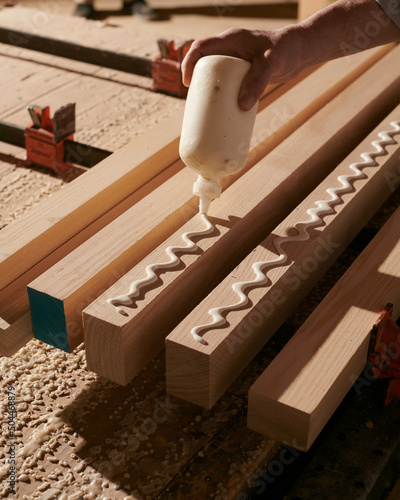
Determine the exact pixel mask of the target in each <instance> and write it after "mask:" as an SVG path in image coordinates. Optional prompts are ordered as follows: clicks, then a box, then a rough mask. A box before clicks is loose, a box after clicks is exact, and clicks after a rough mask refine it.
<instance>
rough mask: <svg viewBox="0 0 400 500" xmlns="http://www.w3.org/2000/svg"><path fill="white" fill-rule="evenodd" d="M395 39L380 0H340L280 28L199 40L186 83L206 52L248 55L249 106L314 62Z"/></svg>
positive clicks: (398, 35)
mask: <svg viewBox="0 0 400 500" xmlns="http://www.w3.org/2000/svg"><path fill="white" fill-rule="evenodd" d="M396 1H397V2H398V5H399V7H398V9H399V11H400V0H392V2H391V3H392V5H393V2H394V3H396ZM380 2H381V3H383V2H384V0H380ZM399 15H400V14H399ZM393 41H400V27H399V26H397V25H396V24H395V23H394V22H393V21H392V20H391V19H390V18H389V17H388V15H387V14H386V13H385V12H384V10H383V9H382V8H381V7H380V6H379V5H378V3H377V2H376V1H375V0H338V1H337V2H334V3H333V4H331V5H329V6H328V7H326V8H324V9H322V10H320V11H318V12H316V13H315V14H313V15H312V16H310V17H309V18H307V19H305V20H304V21H302V22H300V23H297V24H292V25H289V26H285V27H284V28H281V29H278V30H244V29H230V30H227V31H224V32H223V33H221V34H220V35H217V36H214V37H210V38H205V39H203V40H197V41H196V42H194V43H193V45H192V47H191V49H190V50H189V52H188V54H187V56H186V58H185V60H184V61H183V65H182V71H183V82H184V84H185V85H187V86H188V85H189V84H190V80H191V77H192V74H193V69H194V66H195V64H196V62H197V61H198V60H199V59H200V58H201V57H203V56H205V55H210V54H221V55H231V56H236V57H240V58H242V59H246V60H247V61H250V62H251V63H252V66H251V68H250V70H249V73H248V74H247V75H246V77H245V79H244V80H243V84H242V87H241V90H240V92H239V106H240V107H241V108H242V109H244V110H248V109H250V108H251V107H252V106H253V105H254V103H255V102H256V101H257V100H258V99H259V98H260V96H261V94H262V93H263V91H264V89H265V87H266V86H267V84H268V83H282V82H286V81H288V80H290V79H291V78H293V77H294V76H296V75H297V74H298V73H300V72H301V71H302V70H303V69H305V68H307V67H309V66H312V65H314V64H318V63H322V62H325V61H328V60H330V59H335V58H337V57H341V56H345V55H349V54H354V53H356V52H360V51H362V50H365V49H369V48H372V47H375V46H378V45H383V44H385V43H389V42H393Z"/></svg>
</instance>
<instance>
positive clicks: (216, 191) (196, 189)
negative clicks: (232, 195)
mask: <svg viewBox="0 0 400 500" xmlns="http://www.w3.org/2000/svg"><path fill="white" fill-rule="evenodd" d="M221 190H222V188H221V185H220V184H218V182H216V181H215V180H213V179H206V178H205V177H203V176H202V175H199V176H198V178H197V180H196V182H195V183H194V184H193V194H194V195H196V196H199V198H200V203H199V211H200V213H201V214H207V212H208V209H209V207H210V203H211V201H212V200H213V199H214V198H219V197H220V195H221Z"/></svg>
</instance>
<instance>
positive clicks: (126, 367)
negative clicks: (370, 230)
mask: <svg viewBox="0 0 400 500" xmlns="http://www.w3.org/2000/svg"><path fill="white" fill-rule="evenodd" d="M399 55H400V48H396V47H392V46H390V47H389V46H388V47H383V48H379V49H374V50H371V51H368V52H365V53H363V54H359V55H357V56H352V57H351V58H349V59H348V60H336V61H332V62H330V63H327V64H325V65H323V66H321V67H320V68H318V69H316V70H315V71H312V72H307V73H305V74H304V75H301V76H300V77H299V78H298V79H297V80H296V81H295V82H292V83H291V84H289V85H286V86H281V87H278V88H272V89H268V90H267V92H266V94H265V96H264V98H263V99H262V101H261V103H260V108H259V113H258V117H257V120H256V125H255V130H254V134H253V142H252V145H251V151H250V155H249V160H248V163H247V166H246V168H245V169H244V170H243V171H242V172H241V173H240V174H237V175H236V176H234V177H232V178H230V179H227V180H226V181H225V184H224V193H223V194H222V196H221V198H220V199H219V200H217V201H215V202H213V204H212V207H211V209H210V214H209V215H210V220H211V221H212V222H213V223H214V224H215V230H214V232H213V233H212V234H210V235H208V236H207V237H206V238H202V239H200V240H199V241H198V242H197V244H198V248H199V250H198V251H197V252H196V253H192V254H183V255H182V256H181V265H180V266H178V267H177V268H176V269H172V270H171V271H168V272H166V273H165V275H163V276H162V278H160V279H159V280H158V281H157V282H156V283H155V285H154V286H152V287H150V288H149V290H146V292H145V293H144V295H143V296H142V297H140V300H138V301H137V302H136V303H135V304H134V307H132V308H129V307H126V308H124V311H125V314H124V315H121V314H120V313H118V312H117V311H116V310H115V309H114V308H113V307H112V306H111V305H109V304H108V303H107V299H110V298H112V297H114V296H116V295H120V294H122V293H126V292H127V291H128V290H129V285H130V283H131V282H132V281H134V280H135V279H138V278H141V277H143V276H145V269H146V266H147V265H149V264H151V263H154V262H160V261H162V260H163V259H165V260H167V257H166V256H165V248H166V247H167V246H170V245H173V246H174V245H179V244H180V237H181V235H182V233H183V232H185V231H196V230H198V229H201V228H202V226H201V220H200V218H199V217H198V216H197V214H196V212H197V200H196V199H194V197H193V196H192V194H191V185H192V182H193V180H194V178H195V175H194V174H193V173H192V172H191V171H189V170H188V169H187V168H184V165H183V164H182V162H181V161H180V159H179V156H178V140H179V130H180V126H181V119H182V114H181V113H177V114H176V115H175V116H174V118H173V119H171V118H170V119H169V120H167V121H166V122H164V123H160V124H159V125H158V126H157V127H155V128H154V129H153V130H152V131H151V132H149V133H148V134H146V135H145V136H143V137H140V138H137V139H136V140H134V141H132V142H131V143H130V144H129V145H128V146H126V147H124V148H122V149H120V150H118V151H117V152H116V153H114V154H113V155H111V156H110V157H108V158H107V159H106V160H104V161H103V162H102V163H101V164H99V165H97V166H96V167H95V168H94V169H93V170H91V171H89V172H86V173H85V174H84V175H82V176H81V177H79V178H78V179H76V180H74V181H73V182H72V183H71V184H70V185H68V186H66V187H65V188H64V189H63V190H61V191H60V192H59V193H57V194H56V195H54V196H53V197H52V198H50V199H48V200H46V201H45V202H43V203H41V204H40V205H38V206H37V207H35V208H34V209H32V210H31V211H30V212H29V213H28V214H27V215H26V216H24V217H22V218H21V219H20V220H18V221H16V222H15V223H12V224H10V225H9V226H7V227H6V228H4V229H3V230H2V231H1V232H0V244H1V247H0V248H1V253H0V307H1V309H0V316H1V318H2V320H1V323H0V327H1V330H0V348H1V352H2V354H4V355H11V354H12V353H14V352H15V351H16V350H17V349H18V348H20V347H21V346H23V345H24V344H25V343H26V342H27V341H28V340H29V339H30V338H31V336H32V333H31V329H30V318H31V319H32V326H33V333H34V335H35V337H36V338H38V339H40V340H42V341H44V342H46V343H48V344H51V345H53V346H56V347H58V348H60V349H62V350H64V351H67V352H71V351H72V350H73V349H74V348H76V347H77V346H78V345H79V344H81V343H82V341H83V340H85V349H86V355H87V361H88V366H89V368H90V369H92V370H94V371H96V372H97V373H99V374H101V375H105V376H106V377H107V378H109V379H111V380H114V381H117V382H118V383H120V384H127V383H128V382H130V381H131V380H132V378H133V377H134V376H135V375H137V374H138V373H139V372H140V371H141V370H142V369H143V368H144V367H145V366H146V364H147V363H148V362H149V361H150V360H151V359H153V358H154V357H155V356H156V354H157V353H158V352H159V351H160V350H161V349H162V347H163V345H164V341H165V338H166V337H167V336H168V337H167V349H166V360H167V388H168V391H169V392H170V393H171V394H173V395H177V396H179V397H181V398H183V399H186V400H188V401H191V402H194V403H195V404H198V405H200V406H204V407H205V408H210V407H211V406H213V405H214V404H215V402H216V401H217V400H218V399H219V398H220V397H221V396H222V394H223V393H224V391H225V390H226V389H227V388H228V387H229V385H230V384H231V383H232V382H233V381H234V380H235V378H236V377H237V376H238V375H239V373H240V372H241V370H243V368H244V367H245V366H246V365H247V364H248V363H249V362H250V361H251V360H252V358H253V357H254V356H255V355H256V354H257V352H258V351H259V350H260V349H261V347H262V346H263V345H264V343H265V342H266V341H267V340H268V339H269V337H270V336H271V335H272V333H273V332H274V331H275V330H276V328H277V327H278V326H279V324H281V323H282V322H283V321H284V320H285V318H286V317H287V316H288V315H289V314H290V312H291V310H292V309H293V307H294V306H295V305H296V304H297V303H298V302H299V301H300V300H301V299H302V298H303V297H304V295H305V294H306V293H307V292H308V291H309V290H310V288H311V287H312V285H313V284H314V283H315V282H316V280H318V279H319V277H320V276H321V275H322V274H323V272H324V271H326V269H327V268H328V266H329V265H330V264H331V263H332V262H333V261H334V259H335V258H336V257H337V256H338V255H339V253H340V252H341V251H342V250H343V249H344V248H345V247H346V245H347V244H348V243H349V241H351V239H352V238H353V237H354V236H355V234H356V233H357V231H358V230H359V229H360V228H361V227H363V225H364V224H365V223H366V222H367V221H368V219H369V218H370V217H371V216H372V215H373V213H374V212H375V211H376V210H377V209H378V208H379V206H380V205H381V204H382V203H383V201H384V200H385V199H386V198H387V197H388V196H389V194H390V193H391V192H392V190H391V187H392V184H389V183H388V182H387V179H388V176H390V175H392V176H393V175H396V172H397V168H398V156H399V146H398V135H397V136H394V137H393V140H392V141H389V143H388V144H387V145H386V144H385V148H386V149H385V152H384V154H382V156H379V157H378V158H377V160H376V162H377V165H376V166H375V167H374V168H372V167H371V171H369V170H368V172H365V175H364V177H362V178H361V179H360V180H357V181H355V182H354V183H353V184H352V188H351V190H350V191H351V192H349V193H348V194H346V196H343V199H341V200H340V202H338V204H337V206H336V205H335V210H333V213H328V214H327V216H326V218H324V223H323V225H321V227H318V228H314V229H313V230H312V231H310V234H309V239H308V240H307V241H304V242H297V241H295V242H290V243H288V245H287V249H286V248H285V250H286V251H287V253H288V255H289V259H288V260H289V262H286V263H285V264H284V265H282V266H279V267H277V268H276V269H273V270H272V272H271V273H270V274H268V278H269V281H270V282H271V283H269V284H268V286H261V287H259V288H257V289H255V290H252V291H251V294H250V306H248V307H247V306H246V307H243V308H241V309H240V310H237V311H235V312H233V313H229V321H228V322H227V324H226V325H223V326H222V327H219V328H218V329H208V330H207V331H206V333H205V334H204V339H205V343H204V344H202V343H199V342H196V340H194V338H193V337H192V336H191V334H190V330H191V328H193V327H195V326H197V325H199V324H204V323H207V322H208V321H209V317H208V310H209V309H210V308H213V307H215V306H219V305H224V304H231V303H233V302H235V301H236V298H235V294H234V292H232V288H231V287H232V284H233V283H235V282H237V281H243V280H248V279H252V278H251V272H252V271H251V266H252V264H253V263H254V262H256V261H259V260H263V261H268V260H271V259H273V258H274V257H276V250H275V249H274V247H273V243H274V240H275V238H276V237H278V236H279V237H284V236H285V235H286V234H287V233H288V232H289V234H291V231H292V228H293V226H295V225H296V224H297V223H298V222H299V221H302V220H303V219H304V213H307V209H309V208H312V206H313V202H315V201H316V200H320V199H324V198H323V196H324V193H325V191H326V189H327V188H331V187H336V185H337V179H338V176H341V175H347V174H348V169H349V165H350V164H352V163H355V162H358V161H360V155H361V154H362V153H365V152H370V150H371V148H372V151H373V146H371V143H372V142H373V141H375V140H379V138H380V137H379V135H378V134H379V132H383V131H390V129H391V122H393V121H394V120H400V117H399V114H400V110H399V108H398V107H396V106H397V105H398V103H399V100H400V90H399V89H400V71H399V69H398V64H397V61H398V58H399ZM337 165H339V166H337ZM349 219H350V220H351V221H352V224H351V226H348V225H347V224H346V223H345V222H344V221H346V220H349ZM384 241H385V240H384ZM332 242H334V243H332ZM388 245H389V244H388ZM388 245H386V246H385V248H386V247H387V246H388ZM316 255H317V256H320V258H319V261H318V264H319V263H320V264H321V265H317V266H314V265H312V266H311V267H312V268H313V269H312V270H311V269H309V271H308V275H309V276H307V279H304V280H300V281H301V283H300V284H299V285H298V286H296V287H295V286H293V287H292V288H290V287H289V288H288V290H286V289H285V295H284V296H283V295H282V291H281V286H282V283H283V284H286V285H287V282H288V276H290V274H291V273H293V269H294V268H295V267H296V266H297V267H298V266H299V265H300V267H301V265H303V263H304V262H306V261H307V262H311V260H312V258H314V260H315V256H316ZM397 255H398V251H397ZM310 259H311V260H310ZM317 260H318V259H317ZM312 262H313V261H312ZM309 267H310V266H309ZM314 268H315V269H314ZM307 269H308V268H307ZM229 273H231V274H229ZM285 280H286V281H285ZM26 289H27V290H28V297H29V303H28V300H27V298H28V297H27V295H26ZM286 292H287V294H286ZM270 303H271V304H273V307H272V312H271V313H268V314H261V317H260V314H259V310H258V304H263V305H264V308H265V307H266V304H270ZM29 307H30V315H29V312H28V310H29ZM338 314H339V313H338ZM246 324H250V326H251V332H249V331H248V329H246V328H243V325H246ZM171 332H172V333H171ZM364 335H365V336H364V338H363V339H360V343H361V344H362V346H361V347H360V349H359V350H357V357H358V359H357V363H356V365H354V366H352V367H351V368H350V370H357V369H358V370H360V369H362V363H363V361H364V362H365V359H364V358H363V356H364V357H365V344H366V338H367V336H368V332H367V331H364ZM321 336H322V337H323V339H325V337H324V335H323V334H322V333H321ZM299 342H300V344H301V343H302V342H303V341H302V340H300V341H299ZM318 342H322V341H320V340H316V343H317V344H316V345H318ZM344 342H345V340H344ZM288 349H290V347H289V346H288ZM295 349H296V350H297V351H298V350H299V347H298V346H297V344H296V345H295ZM329 349H330V347H329V346H328V347H327V348H326V350H327V351H328V352H329ZM291 352H292V351H289V354H288V355H287V356H285V359H287V360H288V362H289V361H290V356H291V354H290V353H291ZM294 352H296V351H294ZM324 352H325V351H324ZM302 359H303V358H302ZM322 362H324V361H322ZM349 362H350V360H349V359H347V358H346V359H344V358H343V365H344V368H343V371H342V372H343V373H347V371H346V370H347V367H348V363H349ZM274 366H275V365H274ZM299 366H300V365H297V364H296V367H297V368H298V367H299ZM312 366H314V365H313V364H312ZM290 373H291V372H290ZM290 373H289V372H288V375H287V376H288V378H289V375H290ZM265 377H267V379H268V378H269V377H268V369H267V371H266V375H265ZM272 377H273V379H274V380H275V378H276V375H275V372H274V373H273V374H272ZM274 377H275V378H274ZM263 378H264V376H263ZM285 380H286V379H285ZM293 383H294V384H295V382H293ZM301 383H303V382H301ZM266 388H268V383H266V384H264V383H263V384H262V387H261V389H262V390H259V389H257V388H256V389H257V390H255V393H256V394H257V398H258V399H257V401H256V403H255V405H256V407H257V409H258V411H259V413H257V412H256V413H257V416H256V417H255V418H254V419H255V420H256V421H257V422H259V421H260V420H261V424H260V425H258V426H257V430H261V431H262V432H267V433H270V432H271V428H273V425H272V424H271V425H267V422H269V421H268V416H265V417H264V415H263V413H262V409H264V408H265V412H266V415H268V412H269V408H271V407H274V404H275V400H276V399H277V398H278V397H280V395H281V394H280V393H279V392H278V391H276V392H273V393H272V394H270V393H269V392H268V391H267V389H266ZM347 389H348V387H347ZM296 391H297V389H296V387H295V388H294V389H293V393H295V392H296ZM339 393H340V394H339ZM285 394H286V393H285ZM291 394H292V392H290V394H288V398H290V397H291ZM343 395H344V393H343V391H342V392H341V391H338V393H337V397H335V398H332V399H329V404H325V400H324V398H322V399H321V402H320V401H317V402H316V405H317V408H318V415H319V414H320V413H321V414H322V415H323V416H322V417H321V418H320V419H319V422H318V424H316V426H315V428H314V427H313V428H312V429H311V430H310V431H309V430H308V427H307V424H305V427H307V429H306V430H304V428H302V429H301V432H302V433H303V434H304V433H306V434H307V433H308V432H310V435H311V438H307V440H306V441H307V445H308V444H309V443H310V442H311V440H312V439H314V438H315V435H316V433H318V432H319V430H320V428H321V425H323V423H324V422H325V421H326V419H327V418H328V417H329V415H330V414H331V413H332V411H333V410H334V408H335V407H336V406H337V404H338V403H339V402H340V398H341V397H343ZM274 398H275V399H274ZM261 399H262V401H264V400H265V401H266V403H265V404H264V403H260V402H259V401H261ZM269 401H274V402H273V403H269ZM278 403H280V400H279V401H278ZM285 403H286V402H285V401H284V402H282V405H285ZM320 407H323V409H321V408H320ZM298 411H299V412H301V411H305V410H303V409H299V410H298ZM306 411H309V412H310V413H312V411H313V410H312V409H308V408H307V410H306ZM260 415H261V416H260ZM291 415H292V414H290V415H289V416H288V417H287V418H286V420H285V419H283V421H284V422H286V421H287V420H290V419H291ZM310 420H311V421H312V422H313V418H312V416H311V417H310ZM264 422H266V423H265V429H264V427H263V425H264ZM252 425H253V424H252ZM254 425H255V424H254ZM285 425H286V424H285ZM285 432H287V433H288V435H290V433H291V432H292V429H290V428H288V429H286V427H285ZM281 436H283V437H284V438H285V439H287V435H286V434H285V435H283V434H279V433H278V431H277V438H278V439H280V438H281ZM301 442H303V441H301Z"/></svg>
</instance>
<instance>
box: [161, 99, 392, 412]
mask: <svg viewBox="0 0 400 500" xmlns="http://www.w3.org/2000/svg"><path fill="white" fill-rule="evenodd" d="M340 109H343V108H340ZM399 113H400V108H397V109H396V112H395V113H393V114H391V115H390V118H388V119H387V120H385V121H384V122H383V123H382V124H381V125H379V127H378V128H377V129H376V130H375V131H374V132H373V133H371V134H370V135H369V136H368V137H367V138H366V139H365V140H364V141H362V143H361V144H360V145H359V146H358V147H357V148H356V149H355V151H354V152H353V153H352V154H351V155H350V156H349V157H348V158H346V160H345V161H344V162H342V164H341V165H340V166H339V167H338V168H337V169H335V171H334V172H333V173H331V174H330V175H329V176H328V177H327V179H325V180H324V181H323V182H322V183H321V184H320V186H318V188H317V189H316V190H315V191H314V192H313V193H312V194H310V196H309V197H308V198H307V199H306V200H304V201H303V202H302V203H301V204H300V205H299V206H298V207H297V208H296V210H295V211H294V212H293V213H292V214H291V215H290V216H289V217H288V218H287V219H286V220H285V221H283V222H282V224H280V225H279V226H278V227H277V228H276V229H275V230H274V231H273V232H272V234H271V235H270V236H268V237H267V239H266V240H264V241H263V242H262V243H261V244H260V245H259V246H258V247H257V248H256V249H255V250H254V251H253V252H252V253H251V254H250V255H249V256H248V257H247V258H246V259H245V260H244V261H243V262H241V264H240V265H239V266H238V267H237V268H236V269H234V271H232V273H231V275H230V276H228V277H227V278H226V279H225V280H224V281H223V282H222V283H221V284H220V285H219V286H218V287H216V288H215V289H214V290H213V291H212V292H211V293H210V294H209V295H208V296H207V297H206V299H204V300H203V301H202V302H201V303H200V304H199V305H198V306H197V307H196V308H195V309H194V310H193V311H192V312H191V313H190V314H189V315H188V316H187V317H186V318H185V319H184V320H183V321H182V323H181V324H180V325H179V326H178V327H177V328H176V329H175V330H174V332H172V333H171V334H170V335H169V336H168V337H167V340H166V356H167V391H168V392H169V393H170V394H172V395H174V396H178V397H180V398H183V399H186V400H188V401H191V402H193V403H195V404H198V405H200V406H203V407H205V408H211V407H212V406H213V405H214V403H215V402H216V401H217V400H218V399H219V397H220V396H221V395H222V394H223V393H224V391H225V390H226V389H227V388H228V387H229V385H230V384H231V383H232V382H233V381H234V380H235V378H236V377H237V376H238V375H239V373H240V372H241V371H242V370H243V369H244V368H245V367H246V366H247V364H248V363H249V362H250V361H251V359H252V358H253V357H254V356H255V355H256V354H257V352H258V351H259V350H260V349H261V348H262V346H263V345H264V344H265V342H266V341H267V340H268V339H269V338H270V336H271V335H272V334H273V333H274V332H275V331H276V329H277V328H278V327H279V326H280V325H281V323H282V322H283V321H284V320H285V319H286V317H287V316H288V315H289V314H290V313H291V311H292V310H293V309H294V307H296V305H297V304H298V303H299V302H300V301H301V300H302V298H303V297H304V296H305V295H306V294H307V293H308V291H309V290H310V289H311V288H312V286H314V284H315V283H316V281H317V280H318V279H319V278H320V277H321V276H322V274H323V273H324V272H325V271H326V270H327V268H328V267H329V266H330V264H331V263H332V262H333V261H334V260H335V259H336V258H337V256H338V255H339V253H340V252H341V251H343V250H344V249H345V248H346V245H347V244H348V243H349V241H351V239H352V238H353V237H354V236H355V235H356V234H357V232H358V231H359V230H360V229H361V227H362V226H363V225H364V224H365V222H366V221H368V219H369V218H370V217H371V216H372V214H373V213H374V212H375V211H376V210H377V208H378V207H379V206H380V204H381V203H382V202H383V200H385V199H386V198H387V197H388V196H389V194H390V193H391V192H392V190H391V186H390V185H389V184H388V182H387V177H388V175H390V174H394V173H397V169H398V164H399V157H400V148H399V145H398V143H399V142H397V144H395V145H389V146H387V150H388V151H389V152H390V154H389V155H388V156H383V157H382V160H380V159H379V158H378V159H377V162H378V163H379V168H372V169H370V170H371V172H368V178H367V179H365V180H362V179H361V180H357V182H355V183H354V188H355V190H354V191H353V192H352V193H350V194H346V195H345V196H343V200H344V203H343V204H341V205H338V204H337V203H335V211H336V215H329V216H328V217H325V218H324V222H323V224H322V226H323V227H321V228H319V227H318V228H317V227H314V226H315V225H312V226H311V229H310V231H309V234H308V239H307V238H305V237H304V236H305V235H304V234H303V233H300V234H301V236H302V237H301V238H298V239H297V241H296V240H295V241H290V239H289V242H284V240H285V238H287V235H290V236H292V235H293V236H298V235H297V234H296V233H297V231H295V230H293V228H294V227H296V224H298V223H300V221H304V220H305V221H307V220H310V218H311V217H310V216H308V215H307V210H308V209H311V208H313V207H314V208H315V205H314V202H315V201H316V200H326V199H327V200H329V199H330V196H328V195H327V193H326V190H327V189H328V188H335V187H338V186H339V187H340V186H341V183H340V182H339V181H338V180H337V179H338V176H339V175H349V174H350V175H351V174H354V172H353V171H352V170H351V169H349V165H350V164H352V163H353V162H359V161H361V162H362V161H363V160H362V158H360V155H361V154H362V153H365V152H370V151H371V152H373V151H375V148H374V147H373V146H371V142H372V141H374V140H376V139H379V137H378V135H377V134H378V132H380V131H383V130H390V129H393V127H391V126H390V124H389V123H390V121H392V120H393V119H394V117H397V116H398V115H399ZM399 132H400V122H399V126H398V131H397V141H399ZM289 151H290V150H289ZM285 167H286V165H285ZM361 178H362V175H361ZM325 211H326V209H325ZM328 213H329V211H328ZM349 220H351V224H347V221H349ZM319 225H321V224H319ZM277 238H278V239H277ZM281 238H282V240H281ZM281 242H282V246H283V250H282V249H281V248H280V245H281ZM276 245H278V246H276ZM281 253H282V256H285V254H286V259H284V262H281V261H279V262H276V260H277V259H278V257H279V256H280V254H281ZM256 262H265V263H268V264H265V265H264V266H262V267H261V268H260V276H262V277H263V278H264V274H262V272H263V270H264V268H265V272H266V273H267V279H264V281H262V280H261V279H260V280H259V281H258V282H257V284H255V285H254V284H249V286H248V287H247V288H246V287H245V288H244V291H245V292H246V293H247V291H249V299H250V300H249V303H248V304H244V305H243V304H242V305H239V307H233V308H229V307H228V308H226V307H224V306H229V305H232V304H240V299H241V297H240V295H239V294H238V293H237V292H236V291H235V290H234V289H233V286H234V285H235V284H236V283H239V282H249V281H253V280H255V278H256V274H255V271H254V269H252V266H253V264H255V263H256ZM235 286H237V285H235ZM220 307H222V309H218V311H216V312H215V313H214V314H215V315H214V316H213V317H212V316H211V315H210V313H209V311H210V310H211V309H214V308H220ZM218 313H219V314H218ZM222 318H223V319H222ZM219 319H221V322H219ZM214 323H218V324H217V326H214V327H213V326H212V324H214ZM209 324H210V326H209V327H208V326H207V327H205V328H203V329H200V330H199V329H196V331H195V333H197V334H198V335H201V337H202V339H203V341H204V342H205V344H204V345H203V344H202V343H199V342H197V341H196V340H195V339H194V338H193V336H192V335H191V331H193V330H192V329H193V328H194V327H196V326H198V325H209ZM292 354H293V353H292ZM321 366H323V365H321Z"/></svg>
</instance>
